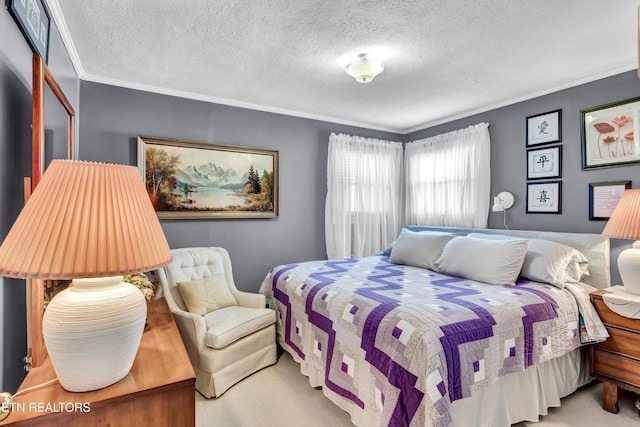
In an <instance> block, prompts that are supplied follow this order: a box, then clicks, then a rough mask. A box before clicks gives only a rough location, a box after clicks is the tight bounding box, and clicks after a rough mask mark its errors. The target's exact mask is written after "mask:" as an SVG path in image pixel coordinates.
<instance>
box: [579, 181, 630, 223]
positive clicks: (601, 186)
mask: <svg viewBox="0 0 640 427" xmlns="http://www.w3.org/2000/svg"><path fill="white" fill-rule="evenodd" d="M630 188H631V181H615V182H592V183H589V220H591V221H594V220H595V221H607V220H608V219H609V218H610V217H611V214H612V213H613V210H614V209H615V208H616V205H617V204H618V202H619V201H620V198H621V197H622V195H623V194H624V192H625V191H626V190H629V189H630Z"/></svg>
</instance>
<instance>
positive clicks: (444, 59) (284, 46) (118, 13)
mask: <svg viewBox="0 0 640 427" xmlns="http://www.w3.org/2000/svg"><path fill="white" fill-rule="evenodd" d="M48 3H49V5H50V8H51V9H52V13H53V15H54V19H55V20H56V22H57V24H58V26H59V27H60V29H61V31H62V34H63V39H64V41H65V44H66V45H67V48H68V49H69V51H70V54H71V57H72V60H73V62H74V66H75V67H76V71H77V72H78V75H79V76H80V78H82V79H84V80H90V81H97V82H103V83H108V84H114V85H118V86H125V87H133V88H138V89H143V90H149V91H155V92H160V93H167V94H172V95H177V96H184V97H188V98H194V99H201V100H207V101H211V102H217V103H223V104H229V105H236V106H241V107H247V108H253V109H258V110H264V111H273V112H278V113H284V114H290V115H294V116H301V117H310V118H315V119H320V120H328V121H333V122H338V123H346V124H352V125H357V126H364V127H368V128H373V129H382V130H389V131H393V132H399V133H407V132H410V131H413V130H417V129H421V128H424V127H427V126H431V125H434V124H438V123H443V122H446V121H449V120H452V119H456V118H460V117H464V116H467V115H470V114H473V113H477V112H481V111H486V110H489V109H492V108H496V107H499V106H503V105H507V104H511V103H513V102H517V101H521V100H524V99H528V98H532V97H534V96H539V95H543V94H545V93H548V92H551V91H555V90H558V89H562V88H566V87H570V86H574V85H577V84H581V83H585V82H588V81H592V80H595V79H598V78H602V77H607V76H610V75H613V74H618V73H621V72H624V71H629V70H632V69H635V68H637V64H638V59H637V55H638V53H637V52H638V48H637V42H638V33H637V29H638V22H637V7H638V5H637V2H635V1H631V0H519V1H515V0H480V1H470V0H448V1H443V0H403V1H380V0H379V1H362V0H334V1H320V0H315V1H313V0H289V1H284V0H270V1H269V0H252V1H238V0H235V1H234V0H219V1H215V0H102V1H86V0H48ZM360 53H367V54H370V55H371V56H376V57H378V58H380V59H381V60H383V61H384V63H385V66H386V68H385V71H384V73H383V74H381V75H380V76H378V77H376V79H375V80H374V81H373V82H372V83H369V84H360V83H357V82H356V81H355V80H354V79H353V78H351V77H349V76H348V75H347V74H346V73H345V72H344V66H346V65H347V64H348V63H349V62H350V61H351V60H353V59H354V58H356V57H357V55H358V54H360ZM639 84H640V82H639Z"/></svg>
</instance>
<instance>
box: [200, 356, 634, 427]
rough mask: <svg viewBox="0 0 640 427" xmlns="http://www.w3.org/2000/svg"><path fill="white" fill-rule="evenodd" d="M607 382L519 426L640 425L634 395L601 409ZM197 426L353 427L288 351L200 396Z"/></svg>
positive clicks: (614, 426) (627, 426) (584, 390)
mask: <svg viewBox="0 0 640 427" xmlns="http://www.w3.org/2000/svg"><path fill="white" fill-rule="evenodd" d="M601 399H602V384H599V383H596V384H594V385H591V386H588V387H586V388H584V389H581V390H579V391H577V392H575V393H573V394H572V395H571V396H568V397H566V398H564V399H563V400H562V406H561V407H560V408H550V409H549V414H548V415H546V416H543V417H541V418H540V421H539V422H537V423H531V422H527V423H520V424H516V425H515V426H514V427H524V426H526V427H572V426H579V427H591V426H593V427H596V426H598V427H600V426H605V427H640V417H638V410H636V409H635V407H634V403H635V395H632V394H631V393H626V392H623V393H622V396H621V398H620V401H619V406H620V413H618V414H617V415H614V414H610V413H609V412H606V411H605V410H603V409H602V400H601ZM196 426H197V427H257V426H260V427H300V426H304V427H343V426H344V427H349V426H352V424H351V422H350V419H349V415H348V414H347V413H346V412H343V411H342V410H341V409H340V408H338V407H337V406H336V405H334V404H333V403H331V402H330V401H329V400H328V399H327V398H325V397H324V395H323V394H322V391H320V390H316V389H314V388H312V387H311V386H309V382H308V380H307V378H306V377H305V376H303V375H302V374H301V373H300V370H299V365H298V364H297V363H296V362H294V361H293V359H292V358H291V356H289V354H287V353H283V354H281V355H280V356H279V358H278V362H277V363H276V364H275V365H273V366H270V367H268V368H265V369H262V370H261V371H258V372H256V373H255V374H253V375H251V376H250V377H248V378H246V379H244V380H243V381H241V382H240V383H238V384H236V385H235V386H233V387H232V388H231V389H229V390H228V391H227V392H226V393H225V394H223V395H222V396H221V397H219V398H218V399H205V398H204V397H202V395H200V394H199V393H197V392H196Z"/></svg>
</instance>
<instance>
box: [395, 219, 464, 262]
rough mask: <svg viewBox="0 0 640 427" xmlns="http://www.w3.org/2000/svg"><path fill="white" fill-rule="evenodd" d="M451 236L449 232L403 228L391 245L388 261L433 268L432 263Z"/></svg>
mask: <svg viewBox="0 0 640 427" xmlns="http://www.w3.org/2000/svg"><path fill="white" fill-rule="evenodd" d="M452 238H453V234H451V233H443V232H439V231H411V230H407V229H406V228H404V229H402V231H401V232H400V235H399V236H398V239H397V240H396V242H395V244H394V245H393V249H392V250H391V255H390V257H389V261H390V262H392V263H394V264H405V265H413V266H415V267H422V268H427V269H429V270H433V263H434V262H435V261H436V260H437V259H438V257H439V256H440V254H441V253H442V249H443V248H444V247H445V245H446V244H447V242H448V241H449V240H451V239H452Z"/></svg>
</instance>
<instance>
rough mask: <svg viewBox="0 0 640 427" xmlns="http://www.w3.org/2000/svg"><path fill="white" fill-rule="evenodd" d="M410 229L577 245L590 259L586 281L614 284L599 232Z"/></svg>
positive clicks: (606, 244) (604, 241)
mask: <svg viewBox="0 0 640 427" xmlns="http://www.w3.org/2000/svg"><path fill="white" fill-rule="evenodd" d="M407 228H408V229H409V230H411V231H444V232H448V233H453V234H456V235H460V236H465V235H467V234H469V233H487V234H504V235H507V236H513V237H522V238H524V239H544V240H550V241H552V242H557V243H562V244H564V245H567V246H571V247H573V248H576V249H577V250H579V251H580V252H582V254H583V255H584V256H585V257H587V259H588V260H589V273H590V275H589V276H588V277H585V278H584V279H583V282H585V283H588V284H589V285H591V286H593V287H596V288H598V289H604V288H608V287H610V286H611V273H610V270H609V238H608V237H605V236H602V235H600V234H587V233H558V232H552V231H529V230H498V229H489V228H457V227H432V226H423V225H408V226H407Z"/></svg>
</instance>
